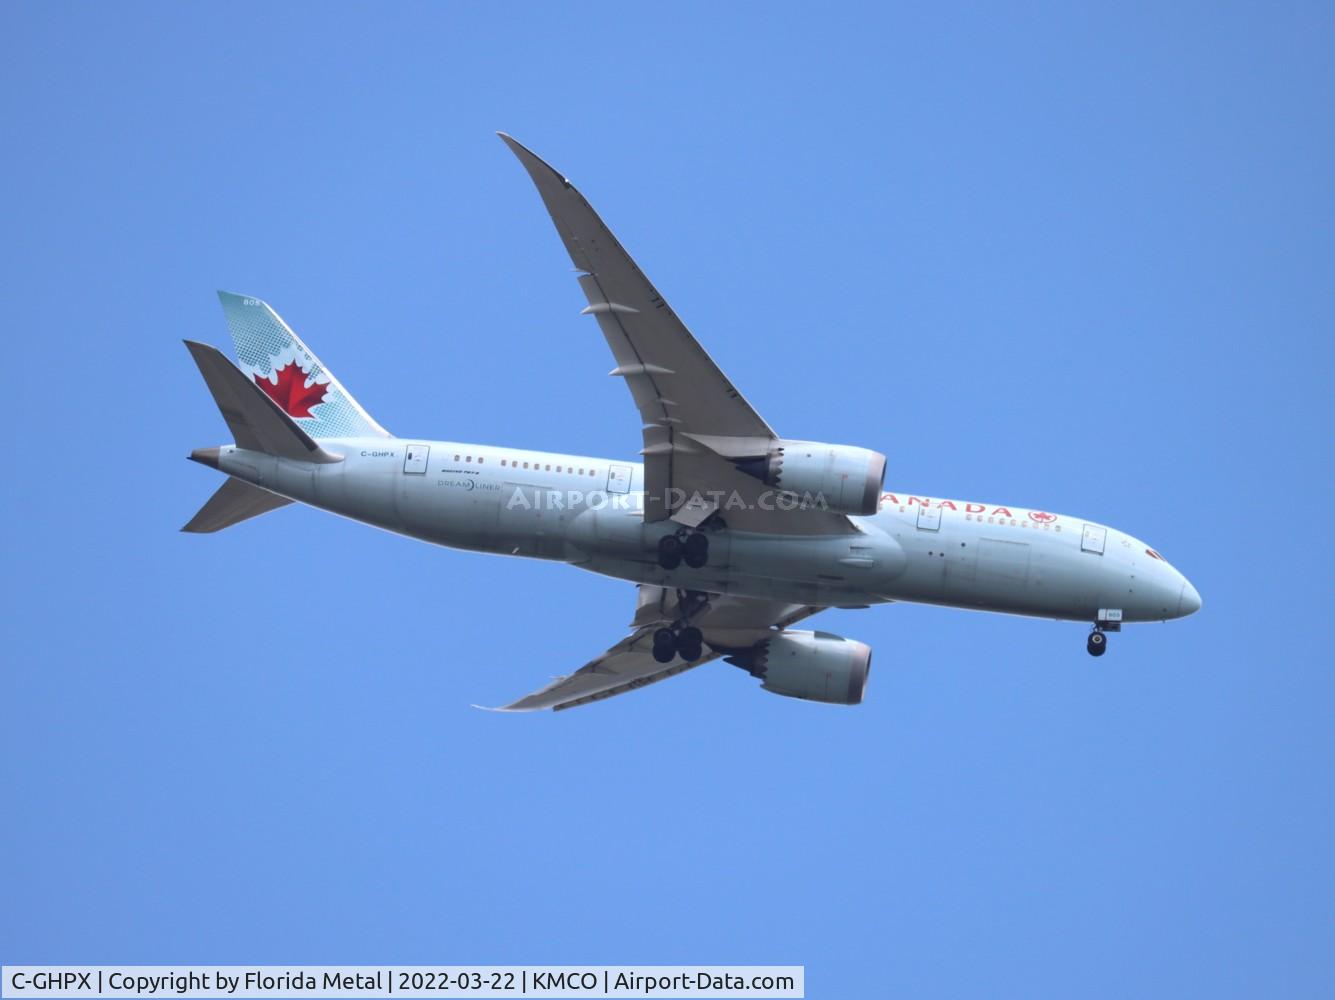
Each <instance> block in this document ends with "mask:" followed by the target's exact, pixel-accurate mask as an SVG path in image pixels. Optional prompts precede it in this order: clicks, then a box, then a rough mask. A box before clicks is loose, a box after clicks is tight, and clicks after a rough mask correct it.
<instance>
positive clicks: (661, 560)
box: [658, 535, 682, 569]
mask: <svg viewBox="0 0 1335 1000" xmlns="http://www.w3.org/2000/svg"><path fill="white" fill-rule="evenodd" d="M681 550H682V544H681V539H680V538H678V537H677V536H676V535H664V536H663V537H662V538H660V539H659V540H658V565H659V566H661V567H662V568H663V569H676V568H677V567H678V566H680V565H681Z"/></svg>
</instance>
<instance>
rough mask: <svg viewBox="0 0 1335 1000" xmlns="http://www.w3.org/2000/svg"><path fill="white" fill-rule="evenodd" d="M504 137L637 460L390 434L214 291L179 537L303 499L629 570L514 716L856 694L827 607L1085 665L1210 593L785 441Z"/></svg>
mask: <svg viewBox="0 0 1335 1000" xmlns="http://www.w3.org/2000/svg"><path fill="white" fill-rule="evenodd" d="M501 138H502V139H503V140H504V141H505V143H506V145H508V146H509V147H510V149H511V150H512V151H513V152H514V154H515V155H516V156H517V157H519V161H520V163H522V164H523V166H524V169H525V170H527V171H528V174H529V176H530V177H531V178H532V179H533V183H534V184H535V185H536V186H537V188H538V193H539V194H540V195H541V196H542V200H543V203H544V205H546V208H547V211H548V212H549V213H550V214H551V217H552V221H553V222H554V223H555V224H556V230H557V232H558V233H559V234H560V237H561V241H562V242H563V243H564V244H565V248H566V251H567V253H569V254H570V258H571V260H572V261H574V264H575V268H576V271H577V272H578V281H579V285H580V288H581V289H583V291H584V295H585V296H586V297H587V299H588V301H589V304H588V307H587V308H586V309H584V313H586V314H587V315H589V316H591V317H592V318H593V321H594V322H596V323H597V324H598V327H599V329H600V330H601V331H602V334H603V336H604V337H605V338H606V339H607V344H608V346H609V347H610V348H611V350H612V358H613V360H614V362H615V367H614V368H613V369H612V371H611V374H612V375H614V376H616V377H618V378H620V379H623V380H624V381H625V383H626V387H627V388H628V389H629V390H630V394H631V397H632V399H633V400H634V402H635V407H636V409H637V410H638V411H639V415H640V425H641V434H642V437H643V447H642V448H641V449H640V456H641V458H642V461H640V462H633V461H625V460H619V459H606V458H592V457H589V456H584V455H567V454H560V455H557V454H547V453H540V452H534V451H526V450H524V449H522V448H505V447H500V446H493V445H475V444H463V443H459V442H454V441H433V440H430V439H427V438H402V437H397V436H395V435H392V434H390V433H389V432H388V431H386V430H385V429H384V428H383V427H381V426H380V425H379V424H378V423H376V421H375V420H374V419H373V418H372V417H371V416H370V414H368V413H367V412H366V410H364V409H362V407H361V406H360V405H359V404H358V403H357V401H356V400H355V399H353V398H352V395H351V394H350V393H348V391H347V390H346V389H344V388H343V385H342V384H341V383H340V382H339V381H338V379H336V378H334V376H333V375H332V374H331V373H330V372H329V370H328V369H327V368H325V366H324V365H323V364H321V362H320V360H319V359H318V358H317V357H316V356H315V355H314V354H312V353H311V352H310V350H308V349H307V347H306V345H305V344H304V343H302V341H301V340H300V339H298V337H297V335H296V334H295V333H293V332H292V330H291V329H289V328H288V326H287V324H285V323H284V322H283V321H282V319H280V318H279V316H278V314H277V313H276V312H274V311H273V309H271V308H270V307H269V306H268V305H267V304H265V303H264V302H261V301H260V300H259V299H253V298H247V297H245V296H241V295H232V294H229V293H226V292H223V293H219V297H220V298H221V299H222V306H223V312H224V313H225V315H226V317H227V323H228V326H229V327H230V329H231V334H232V340H233V343H234V344H235V347H236V354H237V360H238V361H239V363H240V367H237V365H234V364H232V363H231V362H230V361H228V360H227V359H226V358H225V357H224V356H223V355H222V354H221V353H220V352H219V351H218V350H217V349H216V348H214V347H209V346H207V345H205V344H200V343H195V342H193V341H186V346H187V347H188V348H189V349H190V353H191V355H193V357H194V359H195V363H196V364H197V365H198V366H199V370H200V372H201V373H202V374H203V376H204V381H205V382H206V383H207V385H208V388H209V390H210V392H212V393H213V398H214V400H215V402H216V403H217V404H218V408H219V409H220V410H221V411H222V416H223V419H224V420H225V421H226V422H227V426H228V428H229V430H230V431H231V434H232V437H233V439H234V443H232V444H228V445H223V446H221V447H216V448H201V449H198V450H196V451H194V452H193V453H191V455H190V457H191V458H192V459H194V460H195V461H197V462H201V463H203V464H205V465H209V466H212V467H213V468H215V469H217V470H219V471H220V472H223V473H225V474H226V475H227V476H228V479H227V481H226V482H224V483H223V485H222V487H221V488H220V489H219V490H218V492H217V493H216V494H214V496H213V497H212V498H211V499H210V500H209V501H208V502H207V503H206V504H205V505H204V507H203V508H202V509H201V510H200V511H199V513H198V514H196V515H195V517H194V518H193V519H192V520H191V521H190V523H189V524H187V525H186V526H185V528H184V529H183V530H185V531H191V532H212V531H218V530H220V529H222V528H226V527H228V526H230V525H233V524H236V523H238V522H240V521H244V520H246V519H247V518H251V517H255V516H256V515H258V514H263V513H265V512H267V511H271V510H274V509H276V508H278V507H282V506H284V505H285V504H289V503H293V502H299V503H304V504H309V505H310V506H312V507H320V508H322V509H324V510H329V511H333V512H335V513H338V514H342V515H344V516H346V517H350V518H354V519H356V520H359V521H364V522H366V523H368V524H373V525H376V526H377V527H381V528H387V529H389V530H390V531H395V532H399V533H401V534H405V535H409V536H411V537H413V538H420V539H422V540H423V541H428V542H435V543H437V544H439V545H448V546H451V547H453V548H460V549H473V550H476V551H480V552H492V553H501V554H504V555H515V556H527V557H530V558H534V559H552V560H558V561H561V562H566V563H569V564H570V565H572V566H577V567H579V568H581V569H586V570H590V571H592V572H594V573H602V574H605V575H607V576H613V577H617V578H619V579H623V580H629V581H630V582H632V583H634V584H635V585H636V591H637V593H636V601H635V611H634V617H633V620H632V622H631V626H630V634H628V635H627V636H626V637H625V638H623V639H622V640H621V641H620V642H618V643H617V644H616V645H614V646H613V647H612V648H611V649H609V650H607V651H606V652H605V653H603V654H602V655H600V656H598V657H596V658H595V659H594V660H592V661H591V662H589V663H588V664H586V665H585V666H583V667H582V668H580V669H579V670H577V671H575V672H574V673H572V674H570V675H569V676H566V677H561V678H559V679H557V680H556V681H554V682H553V683H551V684H549V685H547V686H546V687H544V688H542V689H541V690H539V691H536V692H534V693H533V694H530V695H528V696H527V697H524V698H520V699H519V700H518V701H516V702H514V703H513V704H511V705H508V706H505V707H506V709H508V710H512V711H530V710H533V709H541V708H552V709H564V708H573V707H575V706H577V705H584V704H587V703H588V702H591V701H597V700H599V699H603V698H609V697H611V696H612V695H617V694H622V693H624V692H626V691H632V690H634V689H635V688H640V687H644V686H645V685H647V684H652V683H654V682H655V681H660V680H664V679H666V678H668V677H672V676H675V675H676V674H680V673H682V672H683V671H686V670H690V669H691V668H692V667H697V666H699V665H700V664H702V663H707V662H709V661H710V660H713V659H716V658H718V657H723V658H724V659H726V660H727V662H729V663H732V664H735V665H737V666H739V667H742V668H744V669H745V670H747V671H749V672H750V673H751V674H752V675H753V676H755V677H757V678H759V679H760V680H761V681H762V682H763V684H762V686H763V687H764V689H765V690H767V691H772V692H774V693H775V694H781V695H786V696H789V697H793V698H804V699H808V700H810V701H821V702H831V703H836V704H845V705H852V704H857V703H859V702H860V701H861V700H862V696H863V691H864V689H865V687H866V684H867V676H868V672H869V670H870V667H871V650H870V649H869V648H868V647H867V646H866V645H865V644H863V643H861V642H857V641H855V640H852V639H845V638H843V637H841V636H837V635H833V634H831V633H828V632H819V631H808V630H803V629H795V628H793V626H794V625H796V624H797V623H798V622H800V621H802V620H803V619H806V618H809V617H811V616H812V615H814V614H816V613H817V612H819V611H821V610H822V609H824V608H830V607H839V608H850V607H859V608H860V607H867V606H870V605H873V604H887V603H890V602H892V601H916V602H922V603H927V604H939V605H948V606H951V607H960V608H972V609H981V610H985V611H999V612H1006V613H1009V614H1018V615H1031V616H1034V617H1041V618H1055V619H1063V620H1071V621H1078V622H1085V623H1088V624H1089V625H1090V626H1091V631H1090V633H1089V637H1088V640H1087V648H1088V650H1089V652H1090V653H1091V654H1092V655H1094V656H1101V655H1102V654H1103V653H1104V651H1105V649H1106V643H1107V633H1109V632H1115V631H1118V630H1119V629H1120V628H1121V626H1122V624H1123V623H1127V622H1147V621H1163V620H1166V619H1170V618H1181V617H1183V616H1184V615H1189V614H1191V613H1192V612H1194V611H1196V610H1197V609H1199V608H1200V606H1201V599H1200V596H1199V595H1198V594H1197V593H1196V590H1195V588H1194V587H1192V585H1191V584H1190V583H1189V582H1188V581H1187V579H1186V577H1184V576H1183V575H1182V574H1181V573H1179V572H1178V571H1177V570H1176V569H1174V568H1173V567H1172V566H1171V565H1169V564H1168V562H1167V561H1166V560H1165V559H1164V558H1163V556H1161V555H1160V554H1159V553H1158V552H1156V551H1155V550H1154V549H1152V548H1150V547H1149V546H1148V545H1146V544H1145V543H1144V542H1141V541H1138V540H1136V539H1135V538H1132V537H1131V536H1130V535H1127V534H1124V533H1122V532H1120V531H1117V530H1116V529H1114V528H1110V527H1106V526H1104V525H1102V524H1097V523H1095V522H1093V521H1088V520H1085V519H1084V518H1079V517H1070V516H1067V515H1064V514H1053V513H1049V512H1048V511H1043V510H1029V509H1025V508H1021V507H1016V506H1004V505H1000V504H992V503H978V502H975V501H969V500H945V499H941V498H936V497H925V496H909V495H907V494H904V493H897V492H891V491H887V490H885V489H884V487H883V479H884V476H885V456H884V455H882V454H880V453H879V452H875V451H869V450H867V449H865V448H858V447H852V446H849V445H839V444H822V443H819V442H815V441H796V440H789V439H787V438H783V437H780V436H779V435H778V434H777V433H776V432H775V431H774V430H773V429H772V428H771V427H770V425H769V424H768V423H766V422H765V420H764V418H762V417H761V416H760V414H758V413H757V412H756V411H755V410H754V409H752V407H751V405H750V404H749V403H747V401H746V399H745V398H744V397H743V396H742V394H741V393H740V392H738V391H737V389H736V388H735V387H734V386H733V384H732V383H731V382H730V381H729V380H728V378H727V376H725V375H724V374H723V372H722V371H720V370H719V368H718V366H717V365H716V364H714V362H713V360H712V359H711V358H710V357H709V355H708V354H707V353H705V350H704V348H702V347H701V346H700V344H699V342H697V341H696V339H695V338H694V337H693V336H692V335H691V333H690V331H689V330H687V329H686V327H685V325H684V324H683V323H682V322H681V320H680V319H678V318H677V314H676V313H675V312H673V311H672V308H671V307H670V306H669V305H668V304H667V302H666V301H665V300H664V299H663V297H662V296H661V295H660V294H659V293H658V291H657V290H656V289H655V288H654V286H653V285H652V284H650V283H649V280H648V279H647V278H646V277H645V276H644V274H643V273H641V271H640V269H639V268H638V267H637V266H636V265H635V262H634V261H633V260H632V259H631V258H630V255H629V254H627V253H626V251H625V250H624V249H622V247H621V244H620V243H618V242H617V239H616V237H614V236H613V235H612V233H611V232H610V231H609V230H608V228H607V227H606V226H605V225H604V224H603V222H602V220H601V219H600V218H599V217H598V215H597V214H596V213H595V212H594V210H593V209H592V208H591V207H590V206H589V203H588V202H587V201H585V200H584V198H583V196H581V195H580V193H579V192H578V191H576V190H575V188H574V187H573V186H572V185H571V184H570V182H569V181H567V180H566V179H565V178H564V177H562V176H561V175H560V174H559V173H557V172H556V171H555V170H553V169H552V168H551V167H550V166H548V165H547V164H546V163H545V162H543V161H542V160H541V159H539V158H538V157H537V156H535V155H534V154H533V153H531V152H530V151H529V150H527V149H525V148H524V147H523V146H521V145H520V144H519V143H517V142H515V140H514V139H512V138H510V137H509V136H507V135H504V134H502V135H501Z"/></svg>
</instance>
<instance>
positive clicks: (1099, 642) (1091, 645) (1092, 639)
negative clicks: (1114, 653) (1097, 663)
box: [1085, 629, 1108, 656]
mask: <svg viewBox="0 0 1335 1000" xmlns="http://www.w3.org/2000/svg"><path fill="white" fill-rule="evenodd" d="M1085 649H1086V650H1088V651H1089V655H1090V656H1102V655H1103V654H1104V653H1106V652H1108V637H1107V636H1106V635H1104V634H1103V633H1102V632H1101V631H1099V630H1098V629H1095V630H1094V631H1093V632H1091V633H1089V639H1088V640H1087V641H1086V642H1085Z"/></svg>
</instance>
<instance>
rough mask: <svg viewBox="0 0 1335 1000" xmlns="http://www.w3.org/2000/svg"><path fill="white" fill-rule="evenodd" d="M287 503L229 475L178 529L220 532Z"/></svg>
mask: <svg viewBox="0 0 1335 1000" xmlns="http://www.w3.org/2000/svg"><path fill="white" fill-rule="evenodd" d="M291 502H292V501H291V500H289V499H288V498H287V497H280V496H279V495H278V494H276V493H270V492H269V491H268V490H262V489H260V488H259V487H258V486H251V485H250V483H247V482H244V481H242V480H240V479H233V478H231V477H230V476H229V477H228V479H227V482H225V483H223V484H222V486H220V487H218V492H217V493H215V494H213V496H211V497H209V499H208V502H207V503H205V504H204V506H203V507H201V508H199V513H198V514H196V515H195V516H194V517H192V518H191V519H190V523H189V524H187V525H186V526H185V527H184V528H182V529H181V530H182V531H189V532H191V533H192V534H207V533H209V532H213V531H222V530H223V528H230V527H231V526H232V525H234V524H238V523H240V522H241V521H245V520H248V519H249V518H252V517H259V516H260V515H261V514H267V513H269V511H271V510H277V509H278V508H279V507H286V506H287V505H288V504H290V503H291Z"/></svg>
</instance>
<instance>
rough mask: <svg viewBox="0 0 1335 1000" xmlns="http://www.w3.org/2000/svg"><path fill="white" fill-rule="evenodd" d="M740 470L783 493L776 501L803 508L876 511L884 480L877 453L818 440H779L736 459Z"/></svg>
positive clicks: (879, 456)
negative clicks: (766, 449)
mask: <svg viewBox="0 0 1335 1000" xmlns="http://www.w3.org/2000/svg"><path fill="white" fill-rule="evenodd" d="M735 464H736V466H737V468H738V469H740V470H741V471H742V472H745V473H746V474H747V475H748V476H754V477H755V478H756V479H759V480H760V481H761V482H763V483H765V484H766V485H767V486H773V487H775V488H776V489H777V490H778V491H779V497H778V498H777V500H776V502H777V503H778V504H779V505H780V506H783V505H785V504H788V505H792V506H793V507H797V508H800V509H802V510H833V511H836V512H838V513H840V514H857V515H869V514H875V513H876V510H877V508H878V507H879V506H880V499H881V484H882V483H883V482H884V481H885V456H884V455H882V454H881V453H880V452H879V451H869V450H868V449H866V448H854V447H851V446H849V445H840V444H821V443H820V442H818V441H780V442H778V444H777V445H775V446H774V447H773V448H771V449H770V450H769V452H768V453H767V454H765V455H760V456H756V457H753V458H743V459H739V460H735Z"/></svg>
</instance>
